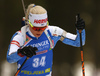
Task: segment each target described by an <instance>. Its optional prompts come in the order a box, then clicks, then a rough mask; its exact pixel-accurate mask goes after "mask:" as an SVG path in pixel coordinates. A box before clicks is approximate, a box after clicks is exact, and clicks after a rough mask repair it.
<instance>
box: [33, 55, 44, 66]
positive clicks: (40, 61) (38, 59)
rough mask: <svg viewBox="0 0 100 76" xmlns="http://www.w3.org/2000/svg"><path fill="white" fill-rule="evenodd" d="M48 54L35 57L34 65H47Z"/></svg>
mask: <svg viewBox="0 0 100 76" xmlns="http://www.w3.org/2000/svg"><path fill="white" fill-rule="evenodd" d="M45 59H46V56H42V57H41V58H34V59H33V64H32V65H33V67H35V68H37V67H39V66H41V67H43V66H45V65H46V61H45Z"/></svg>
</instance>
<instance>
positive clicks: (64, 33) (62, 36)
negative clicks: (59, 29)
mask: <svg viewBox="0 0 100 76" xmlns="http://www.w3.org/2000/svg"><path fill="white" fill-rule="evenodd" d="M66 34H67V32H66V31H63V33H62V35H61V38H60V41H63V40H64V39H65V37H66Z"/></svg>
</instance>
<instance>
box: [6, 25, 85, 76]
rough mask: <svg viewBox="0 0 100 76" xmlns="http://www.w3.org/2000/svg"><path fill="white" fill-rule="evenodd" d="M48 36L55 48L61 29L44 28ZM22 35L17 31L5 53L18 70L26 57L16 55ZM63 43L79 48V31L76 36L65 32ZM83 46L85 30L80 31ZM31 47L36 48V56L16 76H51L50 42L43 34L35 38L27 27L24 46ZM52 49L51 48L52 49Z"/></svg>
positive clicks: (53, 27) (51, 52)
mask: <svg viewBox="0 0 100 76" xmlns="http://www.w3.org/2000/svg"><path fill="white" fill-rule="evenodd" d="M45 30H47V32H48V34H49V35H50V37H51V39H52V42H53V46H54V47H55V45H56V43H57V41H58V40H60V38H61V35H62V33H63V31H64V30H63V29H61V28H60V27H57V26H48V28H46V29H45ZM23 41H24V40H23V35H22V33H21V31H17V32H16V33H15V34H14V35H13V37H12V39H11V42H10V45H9V48H8V51H7V61H8V62H9V63H15V62H17V65H18V68H20V66H21V65H22V63H23V62H24V60H25V59H26V56H24V57H20V56H19V55H18V54H17V50H18V49H19V48H21V47H22V45H23ZM62 42H63V43H65V44H67V45H71V46H75V47H80V37H79V31H78V30H77V34H76V35H74V34H71V33H69V32H67V34H66V37H65V39H64V40H63V41H62ZM84 44H85V29H83V30H82V45H84ZM29 45H31V46H33V47H37V48H38V51H36V55H34V56H32V57H31V58H29V59H28V60H27V61H26V63H25V64H24V66H23V67H22V68H21V71H20V72H19V74H18V76H51V74H52V64H53V49H51V47H50V41H49V40H48V38H47V36H46V34H45V33H44V32H43V33H42V35H41V36H40V37H38V38H37V37H35V36H34V35H33V34H32V33H31V31H30V30H29V27H28V28H27V30H26V40H25V43H24V46H29ZM54 47H53V48H54Z"/></svg>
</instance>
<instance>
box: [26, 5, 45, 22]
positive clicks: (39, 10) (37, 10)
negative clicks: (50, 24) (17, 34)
mask: <svg viewBox="0 0 100 76" xmlns="http://www.w3.org/2000/svg"><path fill="white" fill-rule="evenodd" d="M46 12H47V11H46V9H45V8H43V7H42V6H39V5H35V4H30V5H29V6H28V8H27V10H26V15H25V19H26V20H28V16H29V13H32V14H44V13H46Z"/></svg>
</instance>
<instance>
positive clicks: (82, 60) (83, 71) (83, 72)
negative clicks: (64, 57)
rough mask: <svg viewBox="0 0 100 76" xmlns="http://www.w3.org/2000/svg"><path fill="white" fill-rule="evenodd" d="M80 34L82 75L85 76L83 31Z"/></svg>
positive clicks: (77, 18) (77, 17) (78, 16)
mask: <svg viewBox="0 0 100 76" xmlns="http://www.w3.org/2000/svg"><path fill="white" fill-rule="evenodd" d="M79 19H80V14H77V15H76V21H78V20H79ZM79 34H80V50H81V62H82V74H83V76H85V69H84V59H83V46H82V30H79Z"/></svg>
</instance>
